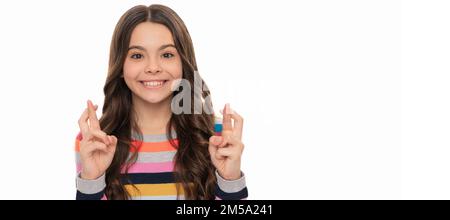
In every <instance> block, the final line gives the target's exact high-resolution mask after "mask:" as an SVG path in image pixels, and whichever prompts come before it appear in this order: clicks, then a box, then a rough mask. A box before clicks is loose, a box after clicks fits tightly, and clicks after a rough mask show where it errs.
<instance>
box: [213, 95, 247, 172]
mask: <svg viewBox="0 0 450 220" xmlns="http://www.w3.org/2000/svg"><path fill="white" fill-rule="evenodd" d="M232 119H233V122H234V123H233V122H232ZM222 126H223V129H222V136H215V135H214V136H211V137H210V139H209V153H210V155H211V160H212V162H213V164H214V166H215V167H216V169H217V171H218V172H219V175H220V176H221V177H222V178H224V179H226V180H236V179H239V178H240V177H241V156H242V151H243V150H244V144H243V143H242V142H241V138H242V127H243V118H242V117H241V116H240V115H239V114H238V113H236V112H235V111H233V110H231V108H230V105H229V104H226V105H225V107H224V110H223V123H222Z"/></svg>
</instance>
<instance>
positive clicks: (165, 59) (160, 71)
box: [123, 22, 183, 103]
mask: <svg viewBox="0 0 450 220" xmlns="http://www.w3.org/2000/svg"><path fill="white" fill-rule="evenodd" d="M182 72H183V71H182V65H181V58H180V55H179V54H178V52H177V50H176V48H175V44H174V42H173V37H172V33H171V32H170V30H169V29H168V28H167V27H166V26H164V25H161V24H157V23H152V22H144V23H141V24H139V25H137V26H136V28H135V29H134V30H133V32H132V34H131V39H130V46H129V49H128V53H127V57H126V58H125V63H124V67H123V73H124V74H123V77H124V79H125V83H126V84H127V86H128V88H130V90H131V91H132V92H133V96H137V97H138V98H141V99H142V100H144V101H146V102H149V103H159V102H161V101H163V100H166V99H167V98H169V96H170V95H171V94H172V90H171V86H172V83H173V82H174V80H176V79H181V77H182Z"/></svg>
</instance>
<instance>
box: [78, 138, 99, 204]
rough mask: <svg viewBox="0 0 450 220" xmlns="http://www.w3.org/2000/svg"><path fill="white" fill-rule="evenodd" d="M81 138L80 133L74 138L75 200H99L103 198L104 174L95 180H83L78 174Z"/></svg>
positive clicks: (79, 169)
mask: <svg viewBox="0 0 450 220" xmlns="http://www.w3.org/2000/svg"><path fill="white" fill-rule="evenodd" d="M81 139H82V136H81V134H78V135H77V138H76V140H75V160H76V173H77V176H76V188H77V194H76V199H77V200H100V199H105V198H106V197H105V187H106V182H105V174H103V175H102V176H100V177H99V178H97V179H95V180H85V179H82V178H81V176H80V173H81V161H80V141H81Z"/></svg>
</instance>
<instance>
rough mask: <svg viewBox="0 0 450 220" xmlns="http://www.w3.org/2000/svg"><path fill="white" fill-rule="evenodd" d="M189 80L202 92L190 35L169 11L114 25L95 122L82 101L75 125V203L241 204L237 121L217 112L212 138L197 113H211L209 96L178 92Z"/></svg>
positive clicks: (142, 12)
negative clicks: (218, 119) (176, 108)
mask: <svg viewBox="0 0 450 220" xmlns="http://www.w3.org/2000/svg"><path fill="white" fill-rule="evenodd" d="M194 79H195V81H197V80H198V81H200V82H201V84H202V85H203V84H204V81H203V80H202V79H201V78H200V76H199V75H198V73H197V64H196V61H195V55H194V48H193V45H192V41H191V38H190V35H189V32H188V30H187V29H186V26H185V25H184V23H183V21H182V20H181V19H180V17H178V15H177V14H176V13H175V12H174V11H173V10H171V9H170V8H168V7H165V6H162V5H151V6H149V7H146V6H136V7H133V8H131V9H130V10H128V11H127V12H126V13H125V14H124V15H123V16H122V17H121V18H120V20H119V22H118V24H117V25H116V28H115V30H114V34H113V37H112V42H111V48H110V58H109V69H108V76H107V79H106V83H105V86H104V89H103V90H104V93H105V100H104V106H103V115H102V117H101V118H100V120H98V119H97V116H96V109H97V106H96V105H93V103H92V102H91V101H88V102H87V108H86V109H85V111H84V112H83V113H82V115H81V117H80V119H79V121H78V123H79V127H80V131H81V132H80V134H79V135H78V136H77V139H76V154H77V157H76V159H77V172H78V175H77V179H76V183H77V195H76V198H77V199H244V198H246V197H247V188H246V184H245V177H244V175H243V173H242V172H241V169H240V165H241V162H240V161H241V155H242V151H243V148H244V145H243V144H242V142H241V136H242V126H243V119H242V117H241V116H239V114H237V113H236V112H235V111H233V110H231V109H230V106H229V104H227V105H225V107H224V110H223V111H222V113H223V129H222V132H221V136H219V134H216V135H215V134H214V120H215V117H214V114H210V113H208V112H204V111H203V109H211V108H212V105H211V102H210V99H209V92H208V91H201V92H200V93H198V92H194V91H192V90H191V89H190V87H189V86H187V87H185V86H183V90H180V89H181V87H180V86H179V84H177V83H178V82H180V81H187V82H189V83H190V85H194ZM203 87H205V86H202V88H203ZM205 88H206V87H205ZM179 90H180V91H179ZM186 91H187V93H186ZM181 92H185V94H188V95H190V96H189V99H188V100H186V99H184V100H181V101H180V102H179V103H180V105H181V107H182V108H183V109H186V108H187V110H188V113H186V112H183V113H181V114H178V113H174V111H173V109H174V106H175V104H174V102H175V97H177V95H178V94H181ZM196 96H197V97H196ZM199 97H200V98H199ZM190 103H193V105H190ZM198 105H200V106H201V107H202V108H201V109H202V111H201V112H200V113H199V112H198V110H197V111H194V107H195V106H198ZM219 127H220V126H219Z"/></svg>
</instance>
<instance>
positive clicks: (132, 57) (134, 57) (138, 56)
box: [131, 53, 142, 59]
mask: <svg viewBox="0 0 450 220" xmlns="http://www.w3.org/2000/svg"><path fill="white" fill-rule="evenodd" d="M141 58H142V54H139V53H135V54H132V55H131V59H141Z"/></svg>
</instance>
